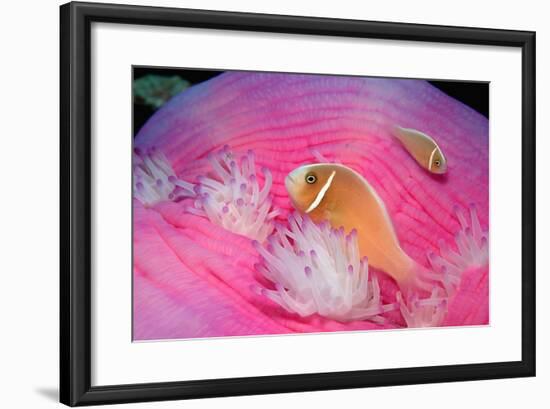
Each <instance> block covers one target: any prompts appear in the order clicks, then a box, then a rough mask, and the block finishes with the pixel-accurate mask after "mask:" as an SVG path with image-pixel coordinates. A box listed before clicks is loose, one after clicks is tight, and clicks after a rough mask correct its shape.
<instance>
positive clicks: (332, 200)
mask: <svg viewBox="0 0 550 409" xmlns="http://www.w3.org/2000/svg"><path fill="white" fill-rule="evenodd" d="M285 187H286V190H287V191H288V193H289V195H290V199H291V201H292V204H293V206H294V207H295V208H296V209H297V210H298V211H300V212H302V213H306V214H308V215H309V216H310V217H311V219H312V220H313V221H314V222H319V221H322V220H328V221H329V222H330V224H331V226H332V227H334V228H340V227H341V226H343V227H344V229H345V230H346V231H347V232H348V233H349V232H350V231H351V230H353V229H356V230H357V238H358V241H359V252H360V254H361V256H367V257H368V260H369V265H372V266H373V267H375V268H377V269H380V270H382V271H384V272H386V273H387V274H389V275H390V276H392V277H393V278H394V279H395V280H396V281H397V282H398V284H399V286H400V288H401V290H402V291H404V292H407V291H408V290H409V289H411V288H414V287H421V285H419V280H420V281H422V279H421V276H422V275H423V274H426V273H427V271H426V269H425V268H424V267H422V266H420V265H419V264H418V263H416V262H415V261H414V260H413V259H411V258H410V257H409V256H408V255H407V254H406V253H405V252H404V251H403V250H402V249H401V246H400V245H399V241H398V239H397V236H396V234H395V231H394V228H393V225H392V222H391V219H390V216H389V214H388V212H387V211H386V206H385V205H384V202H383V201H382V199H380V197H379V196H378V194H377V193H376V192H375V190H374V189H373V188H372V186H370V185H369V183H368V182H367V181H366V180H365V179H364V178H363V177H362V176H361V175H360V174H359V173H357V172H355V171H354V170H352V169H350V168H348V167H346V166H344V165H340V164H334V163H320V164H313V165H305V166H301V167H299V168H297V169H295V170H293V171H292V172H290V174H288V175H287V177H286V179H285Z"/></svg>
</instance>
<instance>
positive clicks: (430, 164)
mask: <svg viewBox="0 0 550 409" xmlns="http://www.w3.org/2000/svg"><path fill="white" fill-rule="evenodd" d="M436 152H437V145H436V147H435V148H434V150H433V151H432V154H431V155H430V160H429V162H428V169H431V168H432V162H433V160H434V155H435V153H436Z"/></svg>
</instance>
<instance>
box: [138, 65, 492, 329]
mask: <svg viewBox="0 0 550 409" xmlns="http://www.w3.org/2000/svg"><path fill="white" fill-rule="evenodd" d="M395 126H401V127H404V128H412V129H417V130H420V131H422V132H424V133H426V134H428V135H431V136H433V137H434V138H435V139H436V140H437V142H438V145H439V146H440V147H441V149H442V150H443V152H444V153H445V156H446V158H447V161H448V171H447V173H446V174H445V175H432V174H429V173H427V172H426V170H424V169H422V168H421V167H420V166H418V164H417V163H416V162H415V161H414V159H413V158H412V157H411V156H410V155H409V154H408V153H407V152H406V151H405V150H404V149H403V147H402V145H400V144H399V143H398V142H397V141H396V140H395V139H394V138H393V137H392V134H391V130H392V129H393V128H394V127H395ZM488 154H489V151H488V121H487V119H486V118H485V117H483V116H481V115H480V114H478V113H476V112H475V111H473V110H472V109H470V108H468V107H466V106H465V105H463V104H461V103H460V102H457V101H456V100H454V99H452V98H450V97H448V96H446V95H445V94H443V93H441V92H440V91H438V90H437V89H435V88H434V87H432V86H431V85H430V84H428V83H427V82H424V81H420V80H394V79H373V78H360V77H337V76H316V75H290V74H273V73H246V72H240V73H237V72H235V73H224V74H222V75H219V76H218V77H215V78H213V79H211V80H209V81H207V82H204V83H202V84H199V85H196V86H194V87H191V88H190V89H188V90H187V91H185V92H183V93H181V94H180V95H178V96H176V97H175V98H173V99H172V100H170V101H169V102H168V103H167V104H166V105H165V106H163V107H162V108H161V109H160V110H159V111H157V113H156V114H155V115H154V116H153V117H152V118H151V119H150V120H149V121H148V122H147V123H146V124H145V126H144V127H143V128H142V129H141V130H140V132H139V133H138V135H137V136H136V139H135V155H134V172H133V173H134V186H133V188H134V189H133V190H134V288H133V292H134V293H133V294H134V315H133V320H134V334H133V336H134V339H136V340H147V339H173V338H196V337H210V336H241V335H261V334H284V333H303V332H324V331H344V330H367V329H368V330H370V329H379V328H402V327H420V326H422V327H424V326H449V325H484V324H487V323H488V322H489V312H488V311H489V308H488V282H489V278H488V277H489V258H488V248H489V244H488V243H489V235H488V226H489V208H488V183H489V174H488ZM319 161H323V162H337V163H341V164H343V165H345V166H348V167H350V168H352V169H354V170H356V171H357V172H359V173H360V174H361V175H362V176H363V177H364V178H365V179H367V180H368V181H369V183H370V184H371V185H372V187H373V188H374V189H375V190H376V192H377V193H378V195H379V196H380V198H381V199H382V200H383V202H384V204H385V206H386V208H387V210H388V213H389V215H390V217H391V219H392V222H393V225H394V228H395V231H396V234H397V236H398V239H399V242H400V244H401V247H402V248H403V250H404V251H405V252H406V253H407V254H408V255H409V256H410V257H412V258H413V259H414V260H415V261H417V262H418V263H420V264H421V265H422V266H424V267H426V268H427V269H429V271H430V272H431V273H432V274H433V275H435V276H436V277H437V279H436V280H434V281H433V290H432V291H431V293H424V294H413V295H411V296H409V297H408V298H407V299H405V298H404V297H403V296H402V294H401V292H400V291H399V288H397V286H396V284H395V282H394V281H393V280H392V279H391V278H389V277H388V276H387V275H386V274H384V272H382V271H376V270H375V269H372V268H369V266H368V262H367V260H362V258H361V257H359V255H356V254H354V253H353V249H354V245H355V244H354V243H355V242H354V240H355V239H354V236H353V235H354V233H353V232H340V231H338V229H336V230H334V229H331V228H329V227H328V226H326V225H322V224H321V225H318V226H317V225H315V224H313V223H312V222H311V220H309V219H307V218H302V217H301V216H300V215H298V214H297V213H294V210H293V209H292V206H291V203H290V200H289V197H288V194H287V192H286V190H285V187H284V178H285V176H286V175H287V174H288V173H289V172H290V171H291V170H293V169H295V168H296V167H298V166H300V165H304V164H308V163H316V162H319ZM297 235H301V237H300V238H298V237H297ZM314 237H316V239H314ZM310 242H311V243H310ZM312 251H313V253H312ZM320 254H322V260H320ZM350 266H351V268H350ZM331 272H333V273H334V276H331ZM363 290H364V292H363Z"/></svg>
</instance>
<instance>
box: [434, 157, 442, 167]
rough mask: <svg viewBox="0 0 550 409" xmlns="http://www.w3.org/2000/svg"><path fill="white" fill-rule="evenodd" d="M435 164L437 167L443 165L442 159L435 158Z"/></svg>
mask: <svg viewBox="0 0 550 409" xmlns="http://www.w3.org/2000/svg"><path fill="white" fill-rule="evenodd" d="M434 165H435V166H437V167H440V166H441V161H440V160H439V159H436V160H434Z"/></svg>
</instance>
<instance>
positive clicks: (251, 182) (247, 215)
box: [187, 145, 280, 242]
mask: <svg viewBox="0 0 550 409" xmlns="http://www.w3.org/2000/svg"><path fill="white" fill-rule="evenodd" d="M208 161H209V162H210V165H211V167H212V169H213V170H214V172H215V175H214V176H213V177H209V176H205V175H199V176H197V181H198V184H197V185H196V186H195V187H194V188H193V190H194V192H195V193H196V197H197V200H195V203H194V206H190V207H187V210H188V211H189V212H191V213H194V214H197V215H199V216H204V217H207V218H208V219H209V220H210V221H211V222H212V223H215V224H217V225H219V226H222V227H223V228H225V229H227V230H229V231H232V232H234V233H238V234H242V235H243V236H246V237H249V238H251V239H255V240H258V241H260V242H263V241H264V240H265V238H266V237H267V236H268V235H269V234H271V232H272V231H273V220H274V219H275V217H276V216H277V215H279V213H280V212H279V211H278V210H277V209H274V208H273V206H272V204H271V197H270V194H269V190H270V189H271V183H272V177H271V172H270V171H269V169H267V168H264V169H262V176H263V180H264V183H263V187H262V188H260V184H259V181H258V176H257V174H256V165H255V162H254V152H252V150H248V152H247V153H246V155H244V156H242V157H241V158H240V163H239V164H238V163H237V160H236V158H235V155H234V154H233V153H232V152H231V151H230V150H229V146H227V145H226V146H224V148H223V149H222V150H221V151H219V152H217V153H212V154H210V155H208Z"/></svg>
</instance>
